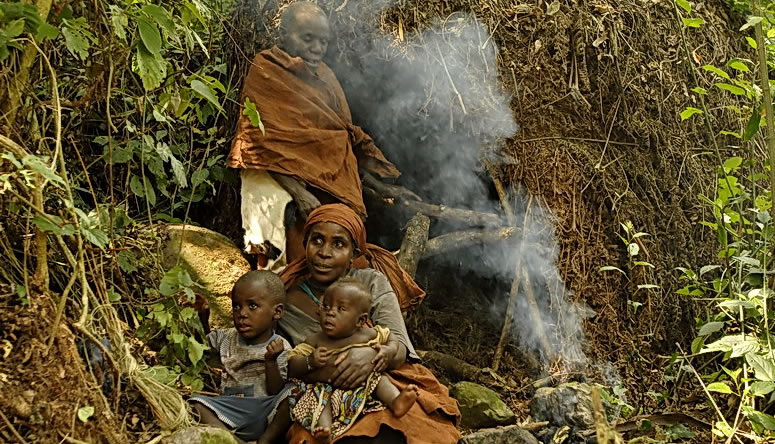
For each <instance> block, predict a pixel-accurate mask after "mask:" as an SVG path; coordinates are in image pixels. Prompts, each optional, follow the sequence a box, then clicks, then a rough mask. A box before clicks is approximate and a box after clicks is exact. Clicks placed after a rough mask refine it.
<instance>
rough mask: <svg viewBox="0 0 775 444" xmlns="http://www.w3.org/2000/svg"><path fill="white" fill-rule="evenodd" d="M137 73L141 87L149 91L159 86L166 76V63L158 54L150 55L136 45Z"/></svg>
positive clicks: (143, 47)
mask: <svg viewBox="0 0 775 444" xmlns="http://www.w3.org/2000/svg"><path fill="white" fill-rule="evenodd" d="M135 60H136V61H137V72H138V74H140V78H141V79H142V80H143V87H144V88H145V89H146V90H148V91H150V90H152V89H154V88H156V87H158V86H159V85H161V82H162V81H163V80H164V77H165V76H166V75H167V62H166V61H164V59H163V58H162V57H161V55H159V54H158V53H155V54H153V53H151V52H149V51H148V50H147V49H145V46H143V45H137V56H136V58H135Z"/></svg>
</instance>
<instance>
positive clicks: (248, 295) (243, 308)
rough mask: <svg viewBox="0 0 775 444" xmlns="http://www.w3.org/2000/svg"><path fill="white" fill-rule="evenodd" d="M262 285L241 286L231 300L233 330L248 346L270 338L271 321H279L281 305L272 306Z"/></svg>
mask: <svg viewBox="0 0 775 444" xmlns="http://www.w3.org/2000/svg"><path fill="white" fill-rule="evenodd" d="M266 294H267V290H266V288H265V286H264V285H263V284H262V283H260V282H259V283H255V284H253V285H250V286H243V287H242V288H238V289H237V290H236V291H234V294H233V295H232V298H231V317H232V320H233V321H234V328H236V329H237V332H239V335H240V336H242V338H243V339H244V340H245V342H247V343H248V344H251V345H255V344H260V343H262V342H266V341H268V340H269V338H270V337H271V336H272V321H275V320H278V319H280V316H282V312H283V305H282V304H273V303H272V302H271V298H269V297H267V296H266Z"/></svg>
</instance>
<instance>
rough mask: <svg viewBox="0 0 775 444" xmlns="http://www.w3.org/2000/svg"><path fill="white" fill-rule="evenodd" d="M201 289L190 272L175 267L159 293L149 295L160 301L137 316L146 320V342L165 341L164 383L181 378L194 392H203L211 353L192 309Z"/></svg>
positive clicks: (161, 354)
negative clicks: (206, 355)
mask: <svg viewBox="0 0 775 444" xmlns="http://www.w3.org/2000/svg"><path fill="white" fill-rule="evenodd" d="M198 288H199V286H198V285H197V284H196V283H194V282H193V280H192V279H191V276H189V274H188V272H186V271H185V270H184V269H182V268H180V267H173V268H172V269H170V270H169V271H167V272H166V273H165V274H164V277H162V280H161V283H160V284H159V287H158V288H157V289H153V290H149V291H148V292H149V293H152V294H156V295H159V296H160V298H159V301H158V302H156V303H155V304H153V305H151V306H150V307H149V308H147V309H140V310H138V312H137V316H138V317H139V318H141V319H142V324H141V326H140V329H139V330H138V337H140V339H143V340H145V341H152V340H154V339H161V338H163V340H162V341H161V342H162V343H163V344H164V345H163V346H162V347H161V350H160V351H159V357H160V358H161V359H162V360H163V363H164V364H165V366H167V370H165V372H164V375H165V376H164V379H165V380H166V381H176V380H177V379H178V377H180V381H181V382H182V383H183V384H184V385H186V386H188V387H190V388H191V389H192V390H201V389H202V386H203V382H202V379H201V378H200V377H199V373H200V372H201V371H202V369H203V368H204V365H205V359H204V352H205V350H207V346H206V345H205V344H203V343H202V342H201V341H202V339H203V338H204V331H203V329H202V324H201V322H200V321H199V317H198V316H197V313H196V312H195V311H194V309H193V308H192V304H193V302H194V298H195V291H196V290H197V289H198ZM181 301H183V304H181ZM170 375H175V376H174V377H170Z"/></svg>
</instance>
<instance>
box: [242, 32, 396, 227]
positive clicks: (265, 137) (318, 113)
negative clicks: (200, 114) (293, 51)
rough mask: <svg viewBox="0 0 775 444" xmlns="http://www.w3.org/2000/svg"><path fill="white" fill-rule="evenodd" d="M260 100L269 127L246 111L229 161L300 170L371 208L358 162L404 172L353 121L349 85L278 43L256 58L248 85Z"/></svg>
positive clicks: (385, 172)
mask: <svg viewBox="0 0 775 444" xmlns="http://www.w3.org/2000/svg"><path fill="white" fill-rule="evenodd" d="M245 98H249V99H250V101H251V102H252V103H254V104H255V105H256V108H257V109H258V112H259V114H260V116H261V121H262V123H263V124H264V129H265V132H266V134H262V133H261V130H260V129H259V128H257V127H254V126H253V124H252V123H251V122H250V119H249V118H248V116H245V115H242V114H241V115H240V118H239V122H238V123H237V134H236V136H235V138H234V143H233V144H232V147H231V152H230V153H229V158H228V161H227V165H228V166H229V167H232V168H258V169H266V170H269V171H272V172H275V173H280V174H285V175H288V176H292V177H295V178H297V179H299V180H301V181H303V182H305V183H307V184H309V185H311V186H314V187H316V188H319V189H321V190H323V191H325V192H327V193H329V194H331V195H332V196H334V197H335V198H336V199H338V200H339V201H341V202H343V203H345V204H347V205H348V206H350V207H351V208H353V209H354V210H355V211H357V212H358V213H359V214H360V215H361V216H365V215H366V207H365V206H364V204H363V196H362V192H361V181H360V177H359V175H358V167H359V163H360V167H362V168H365V169H368V170H369V171H372V172H374V173H376V174H378V175H379V176H381V177H398V176H399V174H400V173H399V172H398V170H397V169H396V167H395V166H394V165H393V164H392V163H390V162H389V161H388V160H387V159H385V157H384V156H383V154H382V152H381V151H380V150H379V149H378V148H377V147H376V146H375V145H374V141H373V140H372V139H371V137H369V136H368V134H366V133H365V132H364V131H363V130H362V129H361V128H359V127H358V126H355V125H353V123H352V115H351V114H350V108H349V106H348V105H347V99H346V98H345V95H344V91H342V87H341V85H340V84H339V81H338V80H336V76H335V75H334V73H333V71H331V69H330V68H329V67H328V66H326V65H325V64H324V63H321V64H320V65H319V66H318V68H317V70H316V72H315V73H313V72H312V71H311V70H310V69H309V68H308V67H307V65H306V64H305V63H304V61H302V59H301V58H300V57H291V56H290V55H288V53H287V52H285V51H283V50H281V49H280V48H278V47H276V46H275V47H273V48H272V49H268V50H265V51H262V52H260V53H259V54H258V55H257V56H256V58H255V59H254V60H253V64H252V66H251V67H250V71H249V72H248V75H247V76H246V77H245V84H244V86H243V90H242V99H241V102H242V104H243V106H244V103H245Z"/></svg>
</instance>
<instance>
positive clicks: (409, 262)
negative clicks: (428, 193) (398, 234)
mask: <svg viewBox="0 0 775 444" xmlns="http://www.w3.org/2000/svg"><path fill="white" fill-rule="evenodd" d="M430 226H431V220H430V218H428V216H426V215H424V214H421V213H417V214H415V215H414V216H413V217H412V218H411V219H410V220H409V223H408V224H407V226H406V234H405V235H404V240H403V241H402V242H401V250H400V252H399V253H398V264H399V265H401V268H403V269H404V270H406V272H407V273H409V276H411V277H412V278H414V275H415V273H417V265H418V264H419V263H420V259H421V258H423V257H425V256H424V252H425V248H426V244H427V242H428V230H429V229H430Z"/></svg>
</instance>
